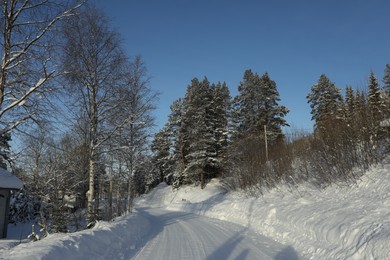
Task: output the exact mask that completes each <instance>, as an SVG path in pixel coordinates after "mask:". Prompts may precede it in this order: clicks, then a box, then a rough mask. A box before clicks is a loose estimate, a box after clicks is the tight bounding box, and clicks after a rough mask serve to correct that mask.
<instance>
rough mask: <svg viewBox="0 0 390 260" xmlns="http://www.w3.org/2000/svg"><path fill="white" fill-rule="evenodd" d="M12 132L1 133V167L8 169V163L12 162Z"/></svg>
mask: <svg viewBox="0 0 390 260" xmlns="http://www.w3.org/2000/svg"><path fill="white" fill-rule="evenodd" d="M10 141H11V134H10V133H9V132H8V133H2V134H0V168H3V169H7V164H8V163H10V160H11V158H10V156H9V154H10V145H9V142H10Z"/></svg>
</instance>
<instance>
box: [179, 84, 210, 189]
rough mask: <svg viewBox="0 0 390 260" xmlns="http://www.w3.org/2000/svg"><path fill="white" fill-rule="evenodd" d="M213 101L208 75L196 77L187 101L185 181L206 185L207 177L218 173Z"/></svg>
mask: <svg viewBox="0 0 390 260" xmlns="http://www.w3.org/2000/svg"><path fill="white" fill-rule="evenodd" d="M211 101H212V95H211V90H210V83H209V81H208V80H207V78H204V80H203V81H199V80H198V79H197V78H194V79H193V80H192V82H191V85H189V86H188V88H187V92H186V96H185V98H184V104H183V105H184V107H183V108H184V114H183V122H182V123H183V124H182V133H183V146H184V147H183V148H184V150H185V151H186V155H185V160H186V165H185V169H184V171H183V172H182V175H181V176H180V179H181V181H182V183H192V182H198V181H199V182H200V184H201V187H202V188H203V187H204V185H205V183H206V177H210V176H211V175H212V174H213V173H214V169H215V166H216V165H215V164H216V161H215V152H214V151H213V149H212V146H213V130H212V125H211V119H212V115H211Z"/></svg>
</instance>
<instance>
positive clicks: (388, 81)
mask: <svg viewBox="0 0 390 260" xmlns="http://www.w3.org/2000/svg"><path fill="white" fill-rule="evenodd" d="M383 83H384V84H385V85H384V86H383V89H384V91H385V93H386V94H387V95H388V96H390V64H386V68H385V73H384V75H383Z"/></svg>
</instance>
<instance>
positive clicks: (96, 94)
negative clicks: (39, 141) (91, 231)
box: [63, 6, 131, 223]
mask: <svg viewBox="0 0 390 260" xmlns="http://www.w3.org/2000/svg"><path fill="white" fill-rule="evenodd" d="M64 36H65V41H66V42H65V46H64V57H63V65H64V68H65V71H66V72H67V74H66V79H67V82H68V83H69V90H70V91H71V93H73V94H74V97H75V99H74V100H75V105H76V107H78V108H76V109H82V111H83V113H85V114H86V115H87V119H88V126H87V130H88V137H89V149H88V152H89V191H88V198H87V200H88V210H87V212H88V213H87V220H88V222H89V223H94V222H95V220H96V213H97V208H96V205H94V199H95V193H96V192H95V184H96V179H97V176H96V172H97V165H98V162H99V157H100V153H101V152H103V145H104V144H105V143H106V141H107V140H109V139H110V138H111V137H112V136H113V134H114V133H115V132H117V131H118V130H119V129H121V128H122V127H123V126H124V125H126V124H127V123H130V120H131V118H130V117H125V118H122V120H121V121H120V122H117V124H116V125H112V124H110V122H109V118H110V117H111V116H112V115H113V114H115V113H116V112H115V111H117V110H118V109H119V106H120V104H121V96H120V92H119V89H120V88H121V86H123V85H124V73H123V71H124V70H123V69H124V67H125V64H126V57H125V55H124V54H123V52H122V49H121V45H120V43H121V39H120V36H119V35H118V33H117V32H116V31H114V30H113V29H111V28H110V27H109V22H108V19H107V18H106V16H105V15H104V14H103V13H102V12H101V11H100V10H98V9H97V8H95V7H93V6H87V7H85V8H84V10H83V12H81V14H80V15H78V16H74V17H71V18H70V19H69V21H67V23H66V25H65V29H64ZM95 203H97V200H95Z"/></svg>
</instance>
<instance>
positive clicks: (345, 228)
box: [0, 163, 390, 260]
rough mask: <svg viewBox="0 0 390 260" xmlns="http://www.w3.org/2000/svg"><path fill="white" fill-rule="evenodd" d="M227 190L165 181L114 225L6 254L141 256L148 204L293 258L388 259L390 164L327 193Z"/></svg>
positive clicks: (3, 254) (4, 254) (3, 252)
mask: <svg viewBox="0 0 390 260" xmlns="http://www.w3.org/2000/svg"><path fill="white" fill-rule="evenodd" d="M222 187H223V186H222V185H221V183H220V182H219V181H217V180H212V181H211V182H210V183H209V184H208V185H207V187H206V188H205V189H204V190H201V189H200V188H199V187H192V186H188V187H183V188H181V189H179V190H172V188H171V187H169V186H167V185H166V184H160V185H159V186H158V187H157V188H155V189H154V190H153V191H151V192H150V193H149V194H148V195H145V196H143V197H142V198H140V199H138V201H137V203H136V205H137V207H139V209H140V211H139V212H138V213H135V214H133V215H131V216H127V217H121V218H118V219H116V220H115V221H113V222H99V223H98V224H97V225H96V226H95V227H94V228H93V229H91V230H84V231H81V232H77V233H73V234H53V235H50V236H49V237H47V238H45V239H43V240H41V241H38V242H31V243H22V244H20V245H18V246H16V247H13V248H11V249H8V247H3V249H1V240H0V259H129V258H132V257H138V256H137V255H136V252H139V251H140V250H141V251H142V250H143V246H145V245H147V242H148V241H149V239H151V237H150V236H149V234H150V232H151V230H150V229H151V228H152V229H153V227H151V225H150V224H151V222H150V221H148V220H147V219H146V218H145V216H143V215H142V214H140V212H142V210H143V209H141V208H145V207H150V208H160V210H171V211H181V212H188V213H195V214H198V215H205V216H208V217H212V218H215V219H220V220H227V221H230V222H233V223H236V224H239V225H241V226H242V227H243V228H245V229H248V230H254V231H255V232H257V233H260V234H262V235H264V236H265V237H269V238H271V239H273V240H275V241H277V242H279V243H280V244H283V245H285V246H287V247H288V248H290V249H291V250H290V251H289V252H287V253H286V254H285V256H292V255H296V258H295V259H297V258H298V256H301V257H302V258H304V259H305V258H306V259H383V260H385V259H389V256H390V164H389V163H387V164H384V165H383V166H377V167H375V168H372V170H371V171H369V172H368V173H366V174H365V175H364V176H363V177H362V178H361V179H360V180H359V181H357V183H356V184H354V185H352V186H346V185H342V184H340V185H332V186H329V187H328V188H326V189H324V190H318V189H314V188H312V187H310V186H309V185H307V184H304V185H299V186H297V187H289V186H281V187H279V188H277V189H274V190H272V191H270V192H267V193H265V194H264V195H262V196H259V197H258V198H254V197H250V196H246V195H245V194H244V193H243V192H227V191H226V190H224V189H223V188H222ZM176 222H177V221H176ZM179 222H180V221H179ZM152 233H153V231H152ZM149 247H150V244H149ZM291 252H296V254H292V253H291ZM140 259H141V258H140ZM284 259H286V258H284ZM287 259H288V258H287Z"/></svg>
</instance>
